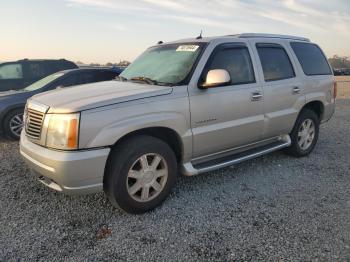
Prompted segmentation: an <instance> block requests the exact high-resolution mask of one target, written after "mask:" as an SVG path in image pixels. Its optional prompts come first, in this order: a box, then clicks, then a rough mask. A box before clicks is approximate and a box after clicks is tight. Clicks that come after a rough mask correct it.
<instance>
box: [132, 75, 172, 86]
mask: <svg viewBox="0 0 350 262" xmlns="http://www.w3.org/2000/svg"><path fill="white" fill-rule="evenodd" d="M130 80H131V81H141V82H145V83H147V84H150V85H158V86H173V83H167V82H159V81H157V80H154V79H151V78H149V77H145V76H135V77H132V78H130Z"/></svg>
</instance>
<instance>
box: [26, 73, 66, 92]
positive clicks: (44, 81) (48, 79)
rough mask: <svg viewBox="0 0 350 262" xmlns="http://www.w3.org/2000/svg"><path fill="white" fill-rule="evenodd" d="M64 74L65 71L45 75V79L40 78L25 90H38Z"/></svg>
mask: <svg viewBox="0 0 350 262" xmlns="http://www.w3.org/2000/svg"><path fill="white" fill-rule="evenodd" d="M63 75H64V73H55V74H52V75H49V76H47V77H44V78H43V79H40V80H39V81H36V82H34V83H33V84H31V85H30V86H27V87H26V88H24V89H23V90H25V91H34V90H38V89H40V88H42V87H44V86H46V85H47V84H49V83H51V82H52V81H54V80H56V79H57V78H59V77H61V76H63Z"/></svg>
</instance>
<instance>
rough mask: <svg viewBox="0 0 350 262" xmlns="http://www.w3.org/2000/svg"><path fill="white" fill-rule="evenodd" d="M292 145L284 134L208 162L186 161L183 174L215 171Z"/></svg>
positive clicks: (191, 174)
mask: <svg viewBox="0 0 350 262" xmlns="http://www.w3.org/2000/svg"><path fill="white" fill-rule="evenodd" d="M290 145H291V140H290V137H289V135H286V136H284V137H283V138H281V139H280V140H278V141H276V142H273V143H271V144H268V145H264V146H260V147H257V148H253V149H250V150H247V151H245V152H241V153H236V154H233V155H230V156H225V157H221V158H218V159H214V160H210V161H208V162H204V163H200V164H195V165H192V163H191V162H188V163H185V164H183V166H182V171H183V174H184V175H186V176H194V175H198V174H201V173H206V172H210V171H214V170H216V169H219V168H223V167H227V166H231V165H234V164H237V163H240V162H243V161H246V160H249V159H253V158H256V157H259V156H262V155H265V154H268V153H270V152H273V151H277V150H280V149H282V148H285V147H288V146H290Z"/></svg>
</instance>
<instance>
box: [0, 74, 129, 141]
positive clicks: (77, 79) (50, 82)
mask: <svg viewBox="0 0 350 262" xmlns="http://www.w3.org/2000/svg"><path fill="white" fill-rule="evenodd" d="M121 72H122V69H121V68H110V69H101V68H99V69H97V68H94V69H91V68H90V69H87V68H84V69H71V70H65V71H61V72H57V73H54V74H52V75H49V76H47V77H45V78H43V79H41V80H39V81H37V82H35V83H33V84H32V85H30V86H28V87H26V88H24V89H21V90H11V91H7V92H3V93H0V133H4V134H5V135H6V136H9V137H11V138H13V139H19V136H20V134H21V131H22V127H23V111H24V107H25V104H26V101H27V99H28V98H30V97H31V96H33V95H35V94H38V93H41V92H45V91H49V90H53V89H56V88H64V87H70V86H74V85H82V84H88V83H93V82H100V81H108V80H112V79H114V78H115V77H116V76H118V75H119V74H120V73H121Z"/></svg>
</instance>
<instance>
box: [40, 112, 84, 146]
mask: <svg viewBox="0 0 350 262" xmlns="http://www.w3.org/2000/svg"><path fill="white" fill-rule="evenodd" d="M79 118H80V114H52V115H51V117H50V121H49V127H48V130H47V137H46V146H47V147H51V148H56V149H66V150H72V149H77V148H78V134H79Z"/></svg>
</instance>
